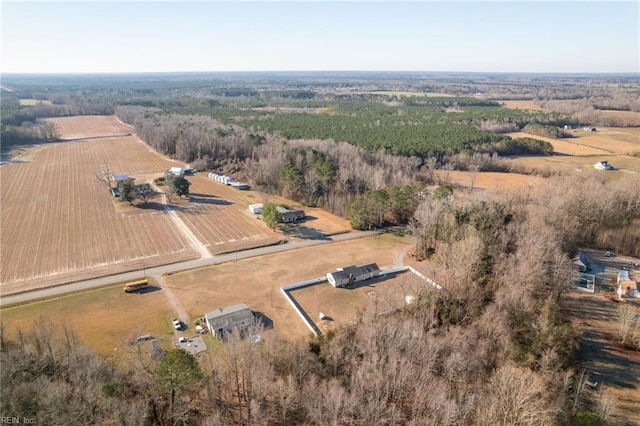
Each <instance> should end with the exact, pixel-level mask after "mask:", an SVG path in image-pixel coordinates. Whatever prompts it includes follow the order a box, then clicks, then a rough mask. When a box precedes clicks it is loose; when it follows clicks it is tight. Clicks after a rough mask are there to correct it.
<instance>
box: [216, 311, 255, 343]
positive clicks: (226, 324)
mask: <svg viewBox="0 0 640 426" xmlns="http://www.w3.org/2000/svg"><path fill="white" fill-rule="evenodd" d="M205 322H206V324H207V328H209V331H210V332H211V333H212V334H213V335H214V336H216V337H217V338H218V339H224V337H225V335H227V334H229V333H231V332H233V331H236V330H242V329H245V328H247V327H249V326H251V325H253V324H255V323H256V318H255V316H254V315H253V311H251V309H249V307H248V306H247V305H246V303H240V304H239V305H234V306H228V307H226V308H217V309H215V310H213V311H211V312H209V313H208V314H207V315H206V316H205Z"/></svg>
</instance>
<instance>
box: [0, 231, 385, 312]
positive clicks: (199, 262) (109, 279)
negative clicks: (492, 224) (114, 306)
mask: <svg viewBox="0 0 640 426" xmlns="http://www.w3.org/2000/svg"><path fill="white" fill-rule="evenodd" d="M379 233H380V231H362V232H349V233H345V234H337V235H333V236H331V237H326V238H324V239H310V240H300V241H294V242H288V243H286V244H279V245H274V246H268V247H259V248H254V249H249V250H242V251H238V252H233V253H227V254H222V255H218V256H211V257H202V258H200V259H194V260H187V261H184V262H179V263H172V264H169V265H162V266H156V267H154V268H148V269H146V270H144V271H143V270H137V271H131V272H125V273H122V274H115V275H109V276H102V277H97V278H92V279H89V280H84V281H77V282H73V283H69V284H62V285H58V286H54V287H47V288H43V289H38V290H32V291H27V292H23V293H17V294H10V295H6V296H4V295H2V296H0V308H1V307H6V306H11V305H19V304H24V303H28V302H32V301H34V300H39V299H46V298H51V297H56V296H61V295H64V294H68V293H75V292H78V291H83V290H89V289H92V288H97V287H103V286H107V285H110V284H116V283H122V282H126V281H133V280H137V279H140V278H142V277H143V276H144V274H145V273H146V275H147V276H160V275H163V274H167V273H172V272H179V271H183V270H187V269H192V268H199V267H203V266H210V265H216V264H219V263H225V262H230V261H234V260H237V259H245V258H248V257H254V256H261V255H265V254H271V253H278V252H282V251H287V250H295V249H299V248H303V247H310V246H314V245H318V244H326V243H331V242H337V241H345V240H351V239H354V238H362V237H366V236H370V235H376V234H379Z"/></svg>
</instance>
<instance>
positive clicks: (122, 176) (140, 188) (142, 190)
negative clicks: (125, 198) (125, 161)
mask: <svg viewBox="0 0 640 426" xmlns="http://www.w3.org/2000/svg"><path fill="white" fill-rule="evenodd" d="M127 180H130V181H131V182H134V184H133V190H134V191H135V192H136V193H137V194H151V192H152V191H151V185H150V184H148V183H138V184H136V183H135V180H136V179H135V178H132V177H129V175H128V174H127V173H117V174H114V175H112V176H111V181H112V182H114V183H115V184H116V186H115V187H114V186H112V187H111V189H110V191H111V194H112V195H113V196H114V197H119V196H120V188H119V186H120V184H121V183H122V182H125V181H127Z"/></svg>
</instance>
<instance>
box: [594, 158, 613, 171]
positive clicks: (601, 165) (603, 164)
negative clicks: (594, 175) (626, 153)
mask: <svg viewBox="0 0 640 426" xmlns="http://www.w3.org/2000/svg"><path fill="white" fill-rule="evenodd" d="M593 167H594V168H595V169H596V170H613V166H612V165H611V164H609V162H608V161H607V160H602V161H598V162H597V163H596V164H594V165H593Z"/></svg>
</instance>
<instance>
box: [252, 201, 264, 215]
mask: <svg viewBox="0 0 640 426" xmlns="http://www.w3.org/2000/svg"><path fill="white" fill-rule="evenodd" d="M263 206H264V205H263V204H262V203H258V204H249V211H250V212H251V213H253V214H261V213H262V207H263Z"/></svg>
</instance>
